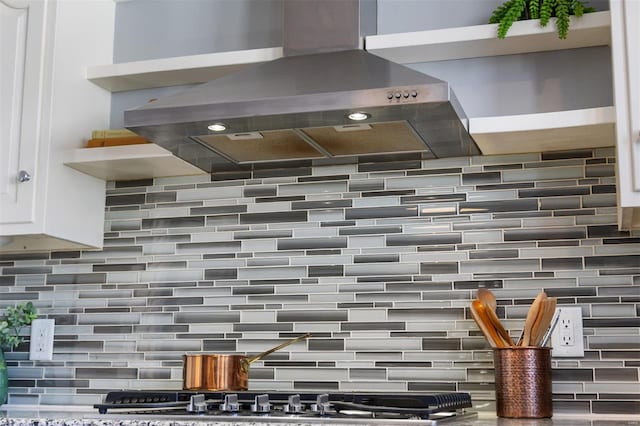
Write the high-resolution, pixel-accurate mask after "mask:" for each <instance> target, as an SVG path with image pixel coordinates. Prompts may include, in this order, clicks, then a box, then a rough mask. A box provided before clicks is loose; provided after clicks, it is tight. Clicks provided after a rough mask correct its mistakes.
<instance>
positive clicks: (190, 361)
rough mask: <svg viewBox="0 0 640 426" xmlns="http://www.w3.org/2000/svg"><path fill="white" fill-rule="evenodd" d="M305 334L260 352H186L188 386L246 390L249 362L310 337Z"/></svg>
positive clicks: (185, 383)
mask: <svg viewBox="0 0 640 426" xmlns="http://www.w3.org/2000/svg"><path fill="white" fill-rule="evenodd" d="M309 336H311V333H307V334H304V335H302V336H299V337H296V338H295V339H291V340H289V341H286V342H284V343H282V344H281V345H278V346H276V347H275V348H271V349H269V350H268V351H264V352H262V353H260V354H258V355H254V356H252V357H248V356H246V355H226V354H196V355H184V356H183V358H184V367H183V372H182V388H183V389H184V390H210V391H242V390H247V389H248V383H249V365H250V364H251V363H252V362H254V361H257V360H259V359H262V358H264V357H265V356H267V355H269V354H270V353H272V352H275V351H277V350H280V349H282V348H284V347H285V346H289V345H290V344H292V343H295V342H298V341H300V340H303V339H306V338H307V337H309Z"/></svg>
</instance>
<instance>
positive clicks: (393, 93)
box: [125, 0, 479, 172]
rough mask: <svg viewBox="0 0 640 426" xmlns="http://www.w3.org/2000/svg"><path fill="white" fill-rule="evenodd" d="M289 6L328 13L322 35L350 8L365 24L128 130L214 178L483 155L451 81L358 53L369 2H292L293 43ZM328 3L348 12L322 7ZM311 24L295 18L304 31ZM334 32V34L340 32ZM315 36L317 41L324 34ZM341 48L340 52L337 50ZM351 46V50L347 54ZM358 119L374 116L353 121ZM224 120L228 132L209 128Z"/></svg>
mask: <svg viewBox="0 0 640 426" xmlns="http://www.w3.org/2000/svg"><path fill="white" fill-rule="evenodd" d="M287 4H289V5H290V6H291V7H292V8H293V9H296V10H295V12H296V16H297V15H299V14H302V15H304V17H306V19H308V14H312V16H313V14H315V15H316V16H326V17H328V18H327V19H328V20H327V22H322V21H323V20H322V19H318V18H316V19H315V21H318V22H315V23H314V25H317V26H319V27H321V29H322V31H323V34H326V33H327V29H326V26H327V25H335V22H334V21H333V20H331V19H329V18H330V17H331V15H332V14H334V15H335V14H342V15H349V13H346V12H344V11H343V9H344V8H345V5H351V6H352V9H350V14H351V15H355V18H353V19H356V23H353V22H352V20H353V19H352V18H349V19H348V20H347V22H345V23H343V26H344V27H345V31H346V30H349V32H350V33H351V34H350V35H348V36H345V37H346V38H347V39H348V40H349V42H337V41H335V40H332V41H329V42H328V43H329V46H328V47H327V46H320V47H318V46H314V47H313V49H312V51H313V52H316V51H322V52H323V53H313V54H309V53H308V52H306V51H304V49H303V50H302V51H301V50H300V48H299V44H300V40H299V39H298V38H296V37H292V39H293V40H295V42H296V46H297V47H296V49H295V51H294V52H293V53H294V54H293V55H292V56H286V57H284V58H281V59H278V60H275V61H271V62H267V63H263V64H260V65H256V66H254V67H251V68H246V69H244V70H241V71H239V72H236V73H233V74H229V75H226V76H223V77H221V78H218V79H216V80H213V81H210V82H208V83H205V84H202V85H199V86H196V87H193V88H190V89H188V90H186V91H185V92H182V93H179V94H177V95H174V96H169V97H165V98H161V99H158V100H155V101H153V102H150V103H148V104H146V105H144V106H142V107H140V108H137V109H134V110H129V111H126V112H125V126H126V127H127V128H130V129H131V130H133V131H135V132H136V133H139V134H141V135H143V136H145V137H147V138H148V139H149V140H151V141H153V142H155V143H157V144H158V145H160V146H163V147H165V148H167V149H169V150H170V151H172V152H173V153H174V154H175V155H177V156H178V157H180V158H183V159H184V160H186V161H188V162H190V163H192V164H194V165H196V166H198V167H200V168H202V169H203V170H205V171H209V172H215V171H219V170H233V169H234V168H242V167H243V166H245V165H246V164H251V163H257V162H270V161H286V160H301V159H312V160H314V159H321V158H344V157H358V156H360V155H367V156H368V155H377V154H391V153H405V152H420V153H422V157H423V158H439V157H451V156H464V155H475V154H478V153H479V151H478V149H477V147H476V146H475V144H474V143H473V140H472V139H471V137H470V136H469V134H468V132H467V120H466V117H465V115H464V113H463V111H462V108H461V107H460V105H459V104H458V101H457V99H456V98H455V95H454V94H453V91H452V90H451V88H450V87H449V85H448V83H446V82H444V81H442V80H439V79H436V78H433V77H430V76H427V75H425V74H422V73H420V72H417V71H415V70H412V69H410V68H408V67H405V66H403V65H399V64H396V63H393V62H390V61H388V60H386V59H382V58H379V57H377V56H375V55H372V54H370V53H367V52H365V51H363V50H358V49H355V48H353V47H355V46H353V44H357V43H358V40H359V38H358V37H355V41H353V40H352V39H353V38H354V37H353V31H354V29H353V28H352V27H355V31H359V30H358V28H360V26H361V24H358V23H359V21H358V19H359V18H358V16H360V15H362V12H361V11H360V10H359V5H360V2H358V1H355V0H354V1H348V0H343V1H340V2H322V1H318V0H308V1H285V41H286V38H287V25H286V24H287V22H288V21H290V20H291V19H292V18H291V17H290V16H289V15H291V12H289V14H288V13H287V10H288V9H287ZM301 5H302V6H305V5H307V6H309V7H311V8H312V9H313V10H312V11H309V10H307V9H308V8H305V7H301ZM326 5H332V6H330V9H331V8H332V7H335V6H336V5H337V6H339V7H338V10H337V11H336V10H333V9H332V10H329V11H324V13H321V12H319V11H318V8H323V7H326ZM353 8H355V11H354V10H353ZM297 9H302V11H300V10H297ZM305 12H306V13H305ZM318 14H319V15H318ZM302 21H304V19H302V18H301V19H296V20H295V22H296V23H297V25H298V26H299V25H300V24H301V22H302ZM303 27H305V28H307V27H306V26H305V25H304V24H303ZM318 31H320V29H318ZM329 32H330V33H331V34H334V35H335V33H336V32H339V29H335V28H333V29H330V31H329ZM294 33H295V31H294ZM290 37H291V36H290ZM311 40H312V42H313V43H314V44H317V42H318V38H317V37H316V38H313V37H311ZM332 43H334V44H337V45H339V46H340V47H339V48H334V49H333V50H334V51H330V50H332V47H331V44H332ZM349 43H351V46H350V47H352V48H351V49H347V50H344V47H342V46H344V45H348V44H349ZM336 49H337V51H335V50H336ZM285 50H286V49H285ZM289 50H291V49H289ZM327 50H329V51H327ZM352 113H361V114H363V115H362V117H364V118H365V119H364V120H362V121H357V122H356V121H353V120H352V119H350V118H349V116H350V114H352ZM216 124H217V125H218V127H219V128H220V130H219V131H213V130H210V129H211V127H210V126H212V125H216Z"/></svg>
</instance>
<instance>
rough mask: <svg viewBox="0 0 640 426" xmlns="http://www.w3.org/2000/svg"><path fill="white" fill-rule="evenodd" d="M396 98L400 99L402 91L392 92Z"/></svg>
mask: <svg viewBox="0 0 640 426" xmlns="http://www.w3.org/2000/svg"><path fill="white" fill-rule="evenodd" d="M394 95H395V97H396V99H400V98H401V97H402V93H400V92H399V91H398V92H396V93H394Z"/></svg>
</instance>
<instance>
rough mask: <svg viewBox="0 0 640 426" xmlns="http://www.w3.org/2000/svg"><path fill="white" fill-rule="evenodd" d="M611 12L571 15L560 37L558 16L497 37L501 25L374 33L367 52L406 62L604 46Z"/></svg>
mask: <svg viewBox="0 0 640 426" xmlns="http://www.w3.org/2000/svg"><path fill="white" fill-rule="evenodd" d="M610 27H611V17H610V14H609V12H608V11H605V12H594V13H587V14H585V15H583V16H582V17H581V18H576V17H575V16H572V17H571V22H570V25H569V35H568V37H567V39H566V40H560V39H559V38H558V35H557V33H556V23H555V18H552V19H551V21H550V22H549V24H548V25H547V26H546V27H541V26H540V21H539V20H528V21H518V22H514V24H513V26H512V27H511V28H510V29H509V32H508V33H507V37H506V38H504V39H502V40H500V39H498V38H497V33H498V24H486V25H475V26H469V27H460V28H446V29H440V30H429V31H416V32H408V33H397V34H382V35H374V36H369V37H367V38H366V41H365V46H366V49H367V51H368V52H370V53H373V54H375V55H378V56H381V57H383V58H386V59H388V60H390V61H394V62H399V63H403V64H412V63H417V62H431V61H445V60H451V59H464V58H477V57H482V56H498V55H512V54H517V53H530V52H543V51H548V50H562V49H575V48H579V47H591V46H604V45H608V44H609V43H610V41H611V33H610Z"/></svg>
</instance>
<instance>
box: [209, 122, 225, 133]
mask: <svg viewBox="0 0 640 426" xmlns="http://www.w3.org/2000/svg"><path fill="white" fill-rule="evenodd" d="M207 129H209V130H211V131H212V132H224V131H225V130H227V126H225V125H224V123H214V124H210V125H209V126H207Z"/></svg>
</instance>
